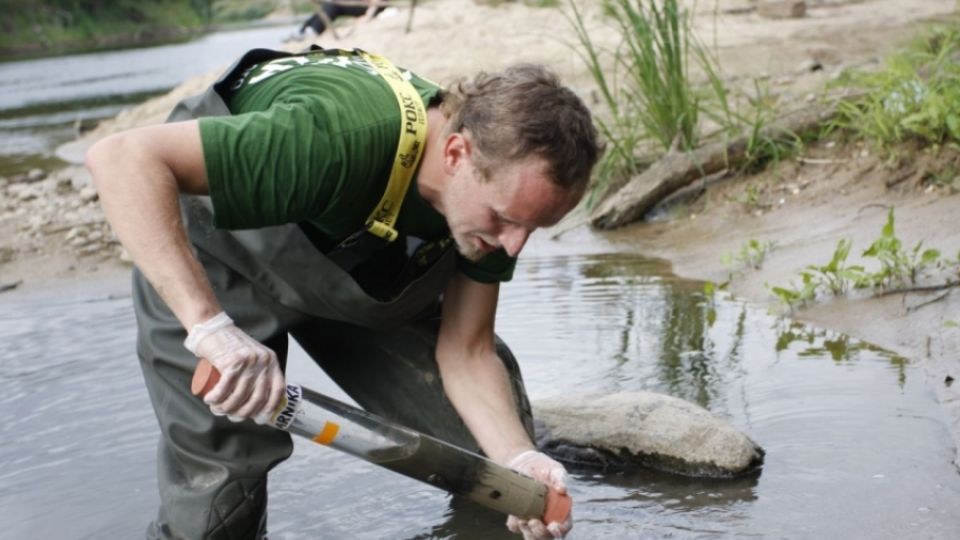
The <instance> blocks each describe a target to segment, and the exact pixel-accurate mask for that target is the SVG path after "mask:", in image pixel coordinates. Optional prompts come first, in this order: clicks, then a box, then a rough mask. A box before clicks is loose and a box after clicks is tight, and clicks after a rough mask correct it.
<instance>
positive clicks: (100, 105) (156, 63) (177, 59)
mask: <svg viewBox="0 0 960 540" xmlns="http://www.w3.org/2000/svg"><path fill="white" fill-rule="evenodd" d="M291 31H292V27H290V26H285V27H283V26H273V27H263V28H253V29H245V30H236V31H232V32H219V33H215V34H210V35H208V36H205V37H203V38H200V39H197V40H193V41H190V42H186V43H180V44H176V45H164V46H158V47H145V48H140V49H126V50H120V51H110V52H99V53H89V54H77V55H73V56H58V57H53V58H41V59H35V60H23V61H17V62H0V176H9V175H14V174H18V173H23V172H25V171H27V170H29V169H30V168H33V167H41V168H48V167H56V166H58V165H62V163H61V162H60V161H59V160H58V159H57V158H56V157H55V156H54V150H55V149H56V147H57V146H59V145H60V144H62V143H65V142H68V141H70V140H73V139H74V138H75V137H76V133H77V130H76V127H75V125H76V123H77V122H78V121H80V122H88V123H89V122H95V121H97V120H101V119H104V118H110V117H113V116H116V114H117V113H118V112H120V111H121V110H122V109H124V108H126V107H129V106H131V105H133V104H136V103H139V102H141V101H143V100H144V99H146V98H148V97H150V96H153V95H156V94H159V93H163V92H166V91H168V90H169V89H171V88H173V87H174V86H176V85H177V84H179V83H180V82H181V81H183V80H185V79H188V78H190V77H192V76H195V75H200V74H203V73H208V72H210V71H213V70H215V69H218V68H220V67H226V66H227V65H228V64H229V63H230V62H232V61H233V60H234V59H235V58H237V57H239V55H240V54H242V52H243V51H245V50H247V49H252V48H255V47H274V48H276V47H277V46H279V45H280V42H281V40H282V39H283V38H284V37H286V36H288V35H289V34H290V33H291Z"/></svg>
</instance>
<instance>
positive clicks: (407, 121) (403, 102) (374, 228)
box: [355, 49, 427, 242]
mask: <svg viewBox="0 0 960 540" xmlns="http://www.w3.org/2000/svg"><path fill="white" fill-rule="evenodd" d="M355 54H359V55H360V56H361V57H363V59H364V60H366V61H367V62H369V63H370V64H371V65H372V66H373V67H374V68H375V69H376V70H377V72H378V73H380V76H381V77H383V78H384V80H386V81H387V83H388V84H389V85H390V88H391V89H392V90H393V93H394V95H395V96H396V98H397V103H398V104H399V105H400V120H401V121H400V142H399V144H397V155H396V157H395V158H394V159H393V168H392V169H391V170H390V180H389V181H388V182H387V189H386V191H384V193H383V197H381V198H380V202H379V203H377V206H376V208H374V210H373V212H371V213H370V215H369V216H368V217H367V223H366V227H367V231H369V232H370V234H373V235H374V236H378V237H380V238H383V239H384V240H386V241H387V242H393V241H394V240H396V238H397V230H396V229H395V228H394V227H395V226H396V224H397V216H398V215H400V205H402V204H403V197H404V195H406V193H407V188H408V187H409V186H410V180H412V179H413V173H414V171H416V170H417V164H418V163H420V156H421V155H422V154H423V147H424V145H425V144H426V141H427V111H426V108H425V107H424V106H423V100H422V99H420V94H418V93H417V90H416V89H415V88H414V87H413V85H412V84H410V81H408V80H406V79H404V78H403V75H401V74H400V70H398V69H397V67H396V66H394V65H393V64H391V63H390V61H389V60H387V59H386V58H383V57H381V56H377V55H375V54H370V53H367V52H364V51H361V50H359V49H357V50H356V51H355Z"/></svg>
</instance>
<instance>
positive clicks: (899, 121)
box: [835, 21, 960, 150]
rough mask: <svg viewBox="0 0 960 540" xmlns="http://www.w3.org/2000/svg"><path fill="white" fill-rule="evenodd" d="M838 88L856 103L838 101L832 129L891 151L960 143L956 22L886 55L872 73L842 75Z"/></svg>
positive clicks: (958, 23)
mask: <svg viewBox="0 0 960 540" xmlns="http://www.w3.org/2000/svg"><path fill="white" fill-rule="evenodd" d="M840 84H844V85H849V86H853V87H854V88H859V89H860V90H862V91H863V92H864V97H863V98H862V99H859V100H856V101H851V102H842V103H841V104H840V110H839V115H838V117H837V119H836V121H835V126H836V127H840V128H843V129H845V130H848V131H850V132H852V133H854V134H856V135H859V136H861V137H863V138H866V139H868V140H870V141H873V142H874V143H875V144H877V145H878V146H879V147H881V148H885V149H888V150H889V149H891V147H892V146H893V145H895V144H897V143H900V142H903V141H905V140H910V139H914V140H919V141H921V142H923V143H926V144H931V145H942V144H954V145H956V144H957V143H958V142H960V21H956V22H954V23H953V24H952V25H950V26H947V27H941V28H939V29H936V30H934V31H932V32H931V33H929V34H928V35H925V36H923V37H922V38H920V39H918V40H917V41H915V42H914V43H912V44H911V45H910V46H908V47H906V48H905V49H904V50H902V51H899V52H898V53H895V54H893V55H891V56H890V57H889V58H888V59H887V62H886V65H885V66H884V67H883V69H881V70H879V71H876V72H863V71H857V72H852V73H848V74H847V75H846V77H844V78H843V79H841V81H840Z"/></svg>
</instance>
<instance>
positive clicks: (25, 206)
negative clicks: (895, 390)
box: [0, 0, 960, 441]
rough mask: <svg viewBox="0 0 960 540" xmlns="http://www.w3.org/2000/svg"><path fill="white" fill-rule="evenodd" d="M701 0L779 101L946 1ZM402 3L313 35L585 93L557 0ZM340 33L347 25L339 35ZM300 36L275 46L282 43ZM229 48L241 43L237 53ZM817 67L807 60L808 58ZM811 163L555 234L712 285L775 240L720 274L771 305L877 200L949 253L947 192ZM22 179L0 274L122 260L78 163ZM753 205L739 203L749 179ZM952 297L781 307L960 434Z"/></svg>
mask: <svg viewBox="0 0 960 540" xmlns="http://www.w3.org/2000/svg"><path fill="white" fill-rule="evenodd" d="M703 4H708V2H700V5H701V8H700V11H699V12H698V14H697V20H696V24H697V27H698V28H699V29H700V31H701V33H702V36H703V37H704V39H705V41H707V42H708V43H711V44H715V45H716V46H717V47H718V52H719V58H720V62H721V64H722V66H723V69H724V72H725V74H726V76H727V77H729V79H730V80H731V81H736V80H739V79H744V78H748V77H763V78H764V79H765V80H767V81H768V82H769V84H770V88H771V90H772V92H773V94H774V95H775V96H777V97H778V98H779V100H780V103H784V104H789V103H802V102H803V101H802V100H804V99H806V98H807V96H808V95H809V94H811V93H813V94H815V93H817V92H820V91H821V89H822V88H823V85H824V83H825V82H826V81H828V80H830V79H831V78H833V77H835V76H836V75H837V74H838V73H839V72H840V71H841V70H842V69H844V68H846V67H849V66H869V65H871V64H876V63H878V62H879V60H880V59H881V58H882V57H883V56H885V55H886V54H887V53H889V52H890V51H891V50H892V48H893V47H894V46H896V45H897V44H898V43H899V42H901V41H902V40H904V39H906V38H907V37H909V36H910V35H912V34H914V33H915V32H916V31H917V30H918V29H919V27H920V26H921V25H922V24H923V23H924V22H926V21H930V20H936V19H938V18H943V17H945V16H947V15H948V14H950V13H951V12H953V10H954V2H953V1H952V0H914V1H911V2H909V5H910V7H909V9H904V8H905V2H903V1H902V0H873V1H858V2H844V1H819V2H818V1H812V2H807V4H808V10H807V16H806V17H804V18H802V19H787V20H769V19H763V18H761V17H760V16H759V15H757V14H756V13H755V12H753V11H751V10H750V7H751V3H750V2H748V1H746V0H744V1H731V2H721V3H720V4H721V6H720V9H719V10H718V11H714V10H713V8H712V6H709V9H708V8H706V7H703V6H702V5H703ZM587 13H588V21H589V22H588V26H590V27H591V28H594V29H595V30H594V34H595V39H596V40H597V41H598V42H600V43H601V44H605V45H607V46H611V45H612V44H613V43H614V39H615V38H614V34H613V32H612V31H610V30H605V29H604V28H605V25H604V23H603V22H602V20H601V19H600V18H599V17H598V16H597V11H596V9H595V6H594V7H593V8H588V11H587ZM406 23H407V12H406V11H399V12H391V11H388V12H385V13H384V14H383V15H381V16H380V17H378V18H377V19H375V20H374V21H372V22H370V23H368V24H366V25H364V26H361V27H358V28H356V29H355V31H352V32H350V31H349V30H348V29H347V28H348V27H343V28H342V29H341V31H340V32H339V33H340V36H341V39H340V40H339V41H337V40H334V39H333V37H332V36H324V37H323V39H321V40H320V41H319V43H320V44H322V45H324V46H334V47H336V46H360V47H363V48H366V49H369V50H373V51H382V52H385V53H387V54H388V55H389V56H390V57H391V58H392V59H393V60H394V61H395V62H397V63H398V64H401V65H405V66H409V67H413V68H416V69H417V70H418V71H420V72H422V73H424V74H425V75H428V76H430V77H431V78H433V79H435V80H438V81H441V82H443V81H449V80H450V79H451V78H452V77H454V76H455V75H457V74H461V73H465V72H473V71H475V70H477V69H495V68H498V67H502V66H505V65H507V64H510V63H513V62H518V61H534V62H542V63H546V64H548V65H550V66H552V67H553V68H554V69H555V70H556V71H557V72H558V73H559V74H560V75H561V76H562V77H563V78H564V79H565V80H566V81H568V82H569V83H570V84H571V85H572V86H573V87H574V88H575V89H576V90H577V91H578V92H580V94H581V95H583V96H584V97H585V99H587V100H588V102H590V103H596V101H595V100H594V99H593V98H592V97H591V96H592V95H593V92H594V88H593V85H592V82H591V80H590V78H589V76H588V75H587V73H586V72H585V70H584V68H583V65H582V64H581V62H580V60H579V59H578V57H577V55H576V54H575V52H574V51H573V49H572V48H571V47H570V45H571V44H572V43H573V41H574V39H575V38H574V35H573V33H572V30H571V28H570V26H569V24H568V23H567V21H566V19H565V18H564V15H563V13H562V11H561V10H558V9H552V8H533V7H528V6H524V5H518V4H512V3H511V4H505V5H501V6H498V7H491V6H482V5H476V4H475V3H473V2H472V1H470V0H443V1H439V2H432V3H427V4H425V5H422V6H420V7H418V8H417V10H416V13H415V15H414V24H413V27H414V31H413V32H411V33H405V32H404V27H405V26H406ZM348 33H349V35H348ZM303 45H305V44H289V45H288V46H289V47H290V48H292V49H295V48H299V47H301V46H303ZM238 52H240V51H238ZM814 63H815V64H817V65H818V66H819V68H818V69H816V70H811V69H810V68H811V66H812V65H813V64H814ZM212 77H213V74H211V75H209V76H207V77H205V78H201V79H197V80H193V81H189V82H187V83H185V85H184V86H182V87H181V88H178V89H177V90H175V91H174V92H173V93H171V94H170V95H168V96H165V97H161V98H158V99H156V100H152V101H150V102H148V103H146V104H144V105H143V106H141V107H138V108H136V109H133V110H131V111H127V112H125V113H123V114H121V115H120V116H119V117H118V118H117V119H116V120H115V121H112V122H107V123H105V124H104V125H102V126H100V127H99V128H97V129H96V130H94V131H93V132H92V133H90V134H89V135H88V136H87V137H86V138H85V140H84V141H80V142H79V143H78V144H77V145H75V146H74V147H73V149H72V151H68V152H66V153H67V154H72V155H73V156H74V157H75V158H76V157H77V156H80V155H82V150H83V148H84V147H85V146H86V145H88V144H89V143H90V142H91V141H93V140H96V139H97V138H99V137H102V136H104V135H106V134H108V133H112V132H115V131H118V130H120V129H127V128H130V127H134V126H138V125H144V124H150V123H157V122H160V121H162V119H163V117H164V115H165V114H166V112H167V111H168V110H169V109H170V107H171V106H172V104H173V103H174V102H175V101H176V100H177V99H179V98H180V97H181V96H185V95H188V94H191V93H194V92H195V91H197V90H198V89H200V88H202V87H203V86H204V85H205V84H207V83H208V82H209V81H210V80H211V79H212ZM808 150H809V152H810V153H809V154H807V155H805V156H803V157H812V158H813V161H806V162H803V161H798V160H794V161H791V162H787V163H781V164H780V165H779V166H778V167H776V168H771V169H769V170H767V171H765V172H763V173H760V174H758V175H756V176H753V177H750V178H734V179H728V180H725V181H723V182H720V183H718V184H714V185H711V186H710V187H709V188H708V190H707V192H706V194H704V195H701V196H700V197H699V198H696V199H693V200H692V201H690V202H689V203H688V204H687V205H686V206H683V207H678V209H677V210H675V211H674V212H673V214H672V217H671V218H670V219H669V220H666V221H660V222H656V223H647V224H639V225H635V226H632V227H628V228H626V229H623V230H621V231H617V232H614V233H609V234H603V235H601V234H598V233H594V232H592V231H589V230H587V229H586V228H585V227H583V226H581V227H578V228H573V229H572V230H570V231H568V232H566V233H564V234H563V235H562V237H561V241H562V245H563V246H565V248H569V249H572V250H578V249H591V250H596V249H609V248H614V249H626V250H635V251H638V252H641V253H644V254H648V255H656V256H661V257H664V258H667V259H669V260H671V261H673V264H674V268H675V271H676V272H677V273H678V274H680V275H682V276H687V277H691V278H699V279H707V280H713V281H717V282H720V281H725V280H726V279H727V277H728V274H729V273H730V269H728V268H727V267H726V266H724V265H723V264H722V263H721V255H722V254H723V253H735V252H737V251H738V250H739V249H740V246H741V245H743V243H744V242H745V241H747V240H749V239H758V240H769V241H774V242H776V247H775V249H774V250H772V251H771V252H770V253H769V254H768V255H767V257H766V260H765V262H764V264H763V266H762V268H761V269H759V270H749V271H744V272H742V273H739V274H737V275H735V276H734V279H733V281H732V285H731V287H732V288H731V290H732V292H733V293H734V294H736V295H739V296H742V297H744V298H747V299H749V300H751V301H754V302H757V303H761V304H769V303H770V302H771V296H770V293H769V292H768V289H767V288H766V287H765V284H767V283H769V284H788V283H789V282H790V280H791V279H794V280H795V279H796V277H795V274H796V271H797V270H798V269H799V268H801V267H803V266H804V265H807V264H813V263H825V262H826V261H827V259H828V258H829V256H830V254H831V253H832V251H833V248H834V247H835V245H836V242H837V241H838V240H839V239H840V238H850V239H852V240H853V242H854V253H859V252H860V251H862V249H865V248H866V247H867V246H868V245H869V243H870V241H872V240H873V239H874V238H876V237H877V235H878V234H879V230H880V227H881V226H882V224H883V222H884V219H885V216H886V208H887V207H889V206H895V207H896V216H897V229H898V235H899V236H900V237H901V238H903V239H904V240H905V241H906V242H907V243H908V244H909V245H912V244H913V243H915V242H916V241H919V240H924V241H925V245H928V246H935V247H938V248H940V249H941V250H943V252H944V253H945V254H947V255H949V256H951V257H954V256H955V254H956V253H957V251H958V249H960V234H957V232H956V226H955V214H956V209H957V208H958V202H960V199H958V196H957V195H954V194H951V193H950V192H948V191H943V190H928V189H926V188H925V187H924V186H923V185H918V184H917V183H915V182H913V181H911V180H907V181H905V182H901V183H900V184H898V185H897V186H896V187H894V188H892V189H891V188H887V187H886V184H887V182H888V180H890V179H891V178H893V177H894V176H897V175H903V174H904V171H902V170H899V169H897V170H893V169H888V168H886V167H885V165H884V163H883V160H882V159H880V158H878V157H877V156H875V155H872V154H871V152H870V150H869V149H867V148H863V147H856V146H853V147H848V146H844V145H842V144H840V145H836V146H834V147H832V148H831V147H826V146H823V147H819V148H811V149H808ZM44 176H47V175H45V174H43V173H42V172H40V173H38V175H37V176H36V178H35V179H34V180H33V181H32V182H28V181H27V179H13V181H8V182H0V195H2V199H0V201H3V203H2V205H0V285H2V284H4V283H14V282H17V281H22V285H21V286H20V287H21V288H30V287H42V286H45V284H46V283H48V282H49V280H50V279H52V278H61V279H77V278H79V277H81V276H83V275H86V274H91V273H102V272H104V271H116V269H117V268H122V266H123V263H122V262H120V254H121V250H120V248H119V246H117V244H116V242H115V240H113V238H112V235H111V234H110V232H109V230H108V228H107V227H106V226H105V225H104V224H103V220H102V215H101V214H100V213H99V210H98V208H97V206H96V204H95V195H94V194H92V193H91V192H90V190H85V187H86V185H87V182H88V179H87V176H86V173H85V172H84V171H83V169H82V168H80V167H73V168H67V169H64V170H62V171H57V172H55V173H52V174H50V175H49V176H47V178H46V179H43V177H44ZM748 184H749V185H755V186H757V187H755V188H754V191H752V192H751V193H754V194H759V196H760V199H759V204H755V203H754V204H744V203H743V202H740V201H743V200H745V199H750V198H754V197H752V196H751V197H746V196H745V194H746V193H747V192H746V191H745V190H746V187H745V186H747V185H748ZM575 222H576V216H574V217H573V219H572V221H568V222H567V223H566V224H564V225H562V226H561V229H564V228H567V227H569V226H570V224H571V223H575ZM958 297H960V293H952V294H949V295H947V296H946V297H944V298H943V299H942V300H940V301H938V302H935V303H932V304H930V305H927V306H925V307H920V308H915V306H917V305H918V304H920V303H922V302H923V301H925V300H927V299H929V298H930V297H929V296H927V295H923V294H908V295H896V296H887V297H883V298H870V297H853V298H845V299H839V300H831V301H828V302H818V303H817V304H815V305H814V306H812V307H810V308H806V309H802V310H799V311H797V312H796V313H794V315H793V316H795V317H797V318H799V319H801V320H804V321H807V322H810V323H812V324H815V325H819V326H824V327H829V328H834V329H837V330H841V331H844V332H847V333H849V334H851V335H853V336H856V337H859V338H862V339H865V340H867V341H871V342H873V343H876V344H878V345H881V346H883V347H886V348H889V349H892V350H894V351H896V352H898V353H900V354H902V355H904V356H906V357H908V358H910V359H912V360H914V361H918V362H923V363H924V364H925V365H926V366H927V372H928V373H929V374H930V385H931V388H933V389H934V391H935V392H936V393H937V396H938V397H939V399H940V400H941V401H942V402H944V404H945V406H946V407H947V410H948V411H949V412H950V419H951V420H950V421H951V423H952V428H953V432H954V434H955V437H957V439H958V441H960V394H958V390H960V386H954V387H951V386H948V385H946V384H945V383H944V380H946V377H947V375H952V376H953V377H957V376H958V375H960V369H958V367H957V365H958V363H960V362H958V359H957V356H956V354H955V352H954V351H956V350H958V349H957V345H960V330H958V329H955V328H947V327H944V324H943V323H944V321H945V320H947V319H960V299H958Z"/></svg>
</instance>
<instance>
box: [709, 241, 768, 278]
mask: <svg viewBox="0 0 960 540" xmlns="http://www.w3.org/2000/svg"><path fill="white" fill-rule="evenodd" d="M774 247H775V243H774V242H771V241H769V240H763V241H761V240H757V239H755V238H751V239H750V240H747V241H746V242H744V243H743V245H741V246H740V251H738V252H737V253H736V254H735V255H734V254H730V253H725V254H724V255H723V256H722V257H721V261H722V262H723V264H724V265H726V266H727V267H733V266H735V265H740V266H743V267H746V268H752V269H754V270H759V269H760V268H761V267H762V266H763V261H764V260H765V259H766V258H767V254H768V253H769V252H770V251H771V250H772V249H773V248H774Z"/></svg>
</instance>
